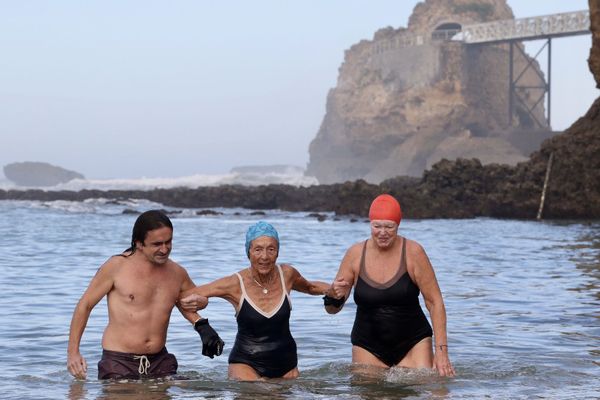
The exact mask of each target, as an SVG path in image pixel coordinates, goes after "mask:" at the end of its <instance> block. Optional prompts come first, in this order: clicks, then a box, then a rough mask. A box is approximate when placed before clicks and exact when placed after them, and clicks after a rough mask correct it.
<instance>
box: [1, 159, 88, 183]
mask: <svg viewBox="0 0 600 400" xmlns="http://www.w3.org/2000/svg"><path fill="white" fill-rule="evenodd" d="M4 176H6V178H7V179H9V180H10V181H12V182H13V183H15V184H17V185H18V186H55V185H58V184H60V183H65V182H69V181H70V180H73V179H84V176H83V175H81V174H80V173H78V172H75V171H70V170H68V169H64V168H61V167H57V166H55V165H51V164H48V163H44V162H31V161H26V162H17V163H12V164H7V165H5V166H4Z"/></svg>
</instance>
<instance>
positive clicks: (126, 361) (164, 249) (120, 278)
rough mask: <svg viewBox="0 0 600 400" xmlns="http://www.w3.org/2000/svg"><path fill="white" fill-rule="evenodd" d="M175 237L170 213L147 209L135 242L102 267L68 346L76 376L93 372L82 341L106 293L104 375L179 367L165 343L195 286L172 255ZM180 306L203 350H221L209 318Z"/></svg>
mask: <svg viewBox="0 0 600 400" xmlns="http://www.w3.org/2000/svg"><path fill="white" fill-rule="evenodd" d="M172 241H173V225H172V223H171V221H170V220H169V218H168V217H167V216H166V215H165V214H164V213H163V212H162V211H159V210H150V211H146V212H144V213H142V214H141V215H140V216H139V217H138V218H137V220H136V221H135V224H134V226H133V232H132V235H131V247H129V248H128V249H127V250H125V251H124V252H123V253H122V254H119V255H116V256H112V257H111V258H109V259H108V261H106V262H105V263H104V264H103V265H102V266H101V267H100V268H99V269H98V271H97V272H96V275H95V276H94V278H93V279H92V280H91V282H90V284H89V286H88V288H87V290H86V291H85V293H84V294H83V296H82V297H81V299H80V300H79V302H78V303H77V307H76V308H75V311H74V312H73V318H72V320H71V328H70V332H69V345H68V348H67V367H68V370H69V372H70V373H71V375H73V376H74V377H76V378H79V379H85V377H86V376H87V363H86V360H85V358H83V356H82V355H81V353H80V351H79V344H80V342H81V337H82V335H83V331H84V329H85V326H86V324H87V321H88V318H89V316H90V313H91V311H92V309H93V308H94V307H95V306H96V304H98V302H99V301H100V300H101V299H102V298H103V297H104V296H107V303H108V325H107V326H106V328H105V330H104V335H103V336H102V348H103V351H102V359H101V360H100V362H99V363H98V379H140V378H145V377H148V378H157V377H165V376H169V375H174V374H175V373H176V372H177V359H176V358H175V356H174V355H172V354H170V353H169V352H168V351H167V349H166V347H165V344H166V341H167V328H168V326H169V319H170V317H171V311H172V310H173V307H174V306H177V307H179V306H178V304H177V299H178V297H179V295H180V293H181V292H182V291H184V290H187V289H190V288H193V287H195V285H194V283H193V282H192V280H191V279H190V277H189V275H188V273H187V271H186V270H185V269H184V268H183V267H182V266H180V265H179V264H177V263H175V262H173V261H172V260H171V259H170V258H169V254H170V253H171V248H172ZM206 302H208V300H207V299H206ZM203 305H204V306H206V304H203ZM200 308H203V307H200ZM180 311H181V312H182V314H183V316H184V317H185V318H186V319H187V320H188V321H190V322H191V323H193V324H194V328H195V329H196V331H198V333H199V334H200V336H201V338H202V342H203V351H202V354H204V355H205V356H208V357H210V358H213V357H214V356H215V355H217V356H218V355H220V354H221V352H222V350H223V341H222V340H221V339H220V338H219V336H218V335H217V333H216V332H215V331H214V330H213V329H212V328H211V327H210V325H209V324H208V320H207V319H203V318H200V316H199V315H198V314H197V313H195V312H185V311H184V310H182V309H181V308H180Z"/></svg>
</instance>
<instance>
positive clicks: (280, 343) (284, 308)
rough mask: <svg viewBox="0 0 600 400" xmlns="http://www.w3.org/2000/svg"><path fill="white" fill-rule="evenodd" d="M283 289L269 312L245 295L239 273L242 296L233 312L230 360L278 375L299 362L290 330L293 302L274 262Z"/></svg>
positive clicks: (262, 374) (267, 373)
mask: <svg viewBox="0 0 600 400" xmlns="http://www.w3.org/2000/svg"><path fill="white" fill-rule="evenodd" d="M277 269H278V271H279V276H280V278H281V286H282V288H283V290H282V295H281V300H280V302H279V306H277V307H275V309H274V310H273V311H271V312H270V313H265V312H264V311H262V310H261V309H260V308H258V307H257V306H256V305H255V304H254V302H253V301H252V300H251V299H250V297H248V295H247V293H246V288H245V287H244V282H243V280H242V277H241V275H240V274H238V273H236V275H237V276H238V278H239V280H240V286H241V288H242V298H241V299H240V305H239V307H238V312H237V315H236V320H237V324H238V332H237V336H236V337H235V343H234V344H233V348H232V349H231V353H230V354H229V363H230V364H232V363H240V364H246V365H249V366H251V367H252V368H254V369H255V370H256V372H258V374H259V375H260V376H264V377H267V378H281V377H282V376H284V375H285V374H286V373H287V372H289V371H291V370H292V369H294V368H296V366H297V365H298V355H297V350H296V342H295V341H294V338H293V337H292V334H291V333H290V324H289V322H290V313H291V310H292V303H291V301H290V296H289V293H288V292H287V291H286V289H285V281H284V279H283V271H282V270H281V267H280V266H279V265H277Z"/></svg>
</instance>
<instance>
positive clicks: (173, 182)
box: [0, 168, 319, 191]
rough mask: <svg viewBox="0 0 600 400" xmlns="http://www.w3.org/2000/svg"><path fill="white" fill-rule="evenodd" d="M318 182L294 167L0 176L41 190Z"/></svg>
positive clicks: (1, 183) (5, 184)
mask: <svg viewBox="0 0 600 400" xmlns="http://www.w3.org/2000/svg"><path fill="white" fill-rule="evenodd" d="M318 183H319V182H318V181H317V179H316V178H314V177H310V176H304V175H303V174H302V171H301V170H300V171H299V170H298V169H294V168H290V169H288V170H285V171H284V172H266V173H261V172H231V173H228V174H221V175H201V174H198V175H190V176H183V177H178V178H139V179H74V180H72V181H69V182H67V183H63V184H59V185H56V186H48V187H41V188H32V187H23V186H17V185H15V184H14V183H12V182H10V181H7V180H0V189H4V190H10V189H18V190H25V189H43V190H74V191H78V190H83V189H95V190H151V189H170V188H175V187H187V188H197V187H202V186H219V185H245V186H258V185H267V184H286V185H292V186H312V185H317V184H318Z"/></svg>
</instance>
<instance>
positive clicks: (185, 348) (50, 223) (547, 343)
mask: <svg viewBox="0 0 600 400" xmlns="http://www.w3.org/2000/svg"><path fill="white" fill-rule="evenodd" d="M148 208H163V206H162V205H160V204H156V203H150V202H147V201H139V200H130V201H125V202H114V201H112V200H111V199H91V200H88V201H85V202H66V201H55V202H29V201H0V219H1V220H2V221H3V223H2V224H0V249H2V251H3V257H2V258H1V259H0V271H2V273H1V274H0V288H2V296H0V308H1V309H2V310H3V312H2V314H0V324H1V326H2V329H1V330H0V365H2V368H1V369H0V380H1V381H2V386H3V390H2V398H3V399H59V398H60V399H63V398H67V399H70V400H76V399H77V400H79V399H100V398H101V399H113V400H116V399H119V400H121V399H138V398H149V399H177V400H179V399H202V398H214V399H248V398H252V399H306V398H316V399H378V400H381V399H392V398H394V399H396V398H410V399H430V398H436V399H481V398H493V399H516V398H517V399H525V398H551V399H571V398H576V399H590V398H598V397H600V390H599V388H600V373H599V372H600V352H599V349H600V314H599V312H598V310H599V309H600V223H599V222H598V221H583V222H581V221H580V222H553V221H545V222H534V221H512V220H494V219H483V218H479V219H470V220H408V219H406V220H403V221H402V224H401V227H400V233H401V234H402V235H404V236H406V237H408V238H410V239H413V240H416V241H418V242H419V243H421V244H422V245H423V247H424V248H425V249H426V251H427V253H428V255H429V258H430V259H431V261H432V264H433V265H434V268H435V271H436V275H437V278H438V281H439V283H440V286H441V289H442V292H443V295H444V300H445V304H446V309H447V313H448V342H449V346H450V348H449V351H450V357H451V361H452V362H453V364H454V366H455V368H456V371H457V376H456V377H455V378H451V379H448V378H440V377H438V376H436V375H435V374H434V373H432V372H431V371H426V370H418V371H411V370H404V369H391V370H387V371H386V370H379V369H373V370H368V371H363V372H362V373H361V374H357V373H356V371H355V369H354V368H353V366H352V365H351V347H350V331H351V329H352V324H353V319H354V311H355V305H354V303H353V300H352V298H350V300H349V302H348V303H347V304H346V306H345V307H344V309H343V310H342V311H341V312H340V313H339V314H337V315H333V316H332V315H328V314H326V313H325V312H324V310H323V303H322V300H321V298H320V297H318V296H315V297H313V296H308V295H304V294H300V293H298V292H293V293H292V308H293V310H292V319H291V322H290V326H291V331H292V334H293V336H294V338H295V339H296V341H297V344H298V358H299V369H300V373H301V376H300V378H299V379H297V380H293V381H279V380H274V381H269V382H260V383H247V382H232V381H229V380H227V356H228V355H229V351H230V350H231V347H232V345H233V342H234V339H235V333H236V323H235V318H234V310H233V308H232V307H231V305H230V304H229V303H228V302H226V301H224V300H220V299H211V301H210V304H209V306H208V308H207V309H206V310H205V311H204V312H203V315H204V316H206V317H208V318H209V319H210V321H211V325H212V326H213V327H214V328H215V329H216V330H217V331H218V332H219V334H220V335H221V337H222V338H223V339H224V341H225V343H226V345H225V351H224V354H223V355H222V356H220V357H217V358H215V359H214V360H210V359H208V358H206V357H202V356H201V354H200V351H201V342H200V338H199V337H198V335H197V334H196V332H194V331H193V329H192V328H191V327H190V325H189V324H188V323H187V322H186V321H185V320H184V319H183V317H181V316H180V315H179V313H178V312H177V311H176V310H175V311H174V312H173V314H172V317H171V325H170V328H169V337H168V342H167V348H168V349H169V351H170V352H172V353H174V354H175V355H176V356H177V358H178V361H179V374H180V375H181V376H180V379H178V380H175V381H168V382H166V381H144V382H128V383H118V382H101V381H98V380H97V379H96V374H97V362H98V360H99V359H100V353H101V337H102V332H103V329H104V327H105V325H106V322H107V313H106V301H105V300H103V301H101V302H100V303H99V304H98V305H97V306H96V308H95V309H94V311H93V312H92V315H91V317H90V320H89V323H88V326H87V328H86V331H85V334H84V336H83V339H82V344H81V351H82V354H83V355H84V357H86V359H87V361H88V365H89V371H88V379H87V380H86V381H74V380H73V379H72V377H71V376H70V375H69V374H68V372H67V370H66V346H67V340H68V328H69V322H70V319H71V313H72V312H73V309H74V307H75V304H76V302H77V300H78V299H79V297H80V296H81V294H82V293H83V291H84V290H85V288H86V287H87V285H88V283H89V280H90V279H91V278H92V276H93V275H94V274H95V272H96V270H97V268H98V267H99V266H100V264H102V263H103V262H104V261H105V260H106V259H107V258H108V257H110V256H111V255H113V254H116V253H119V252H120V251H122V250H124V249H125V248H126V247H127V246H128V243H129V239H130V235H131V227H132V225H133V222H134V220H135V218H136V216H135V215H126V214H122V212H123V210H124V209H135V210H138V211H143V210H146V209H148ZM216 210H218V211H222V212H223V213H224V214H223V215H219V216H201V215H196V213H195V211H196V210H183V209H182V210H179V211H182V212H181V213H180V214H177V215H176V216H174V217H173V218H172V220H173V224H174V229H175V231H174V247H173V253H172V258H173V259H174V260H175V261H177V262H178V263H180V264H182V265H183V266H185V267H186V268H187V270H188V271H189V273H190V276H191V278H192V279H193V280H194V281H195V282H196V284H202V283H205V282H208V281H211V280H214V279H216V278H219V277H222V276H225V275H229V274H232V273H233V272H235V271H238V270H240V269H242V268H245V267H247V263H248V261H247V259H246V257H245V254H244V233H245V231H246V229H247V228H248V226H249V225H250V224H252V223H254V222H255V221H256V220H257V219H265V220H267V221H269V222H271V223H272V224H273V225H274V226H275V227H276V228H277V229H278V231H279V234H280V238H281V253H280V257H279V261H280V262H289V263H292V264H293V265H294V266H295V267H296V268H297V269H298V270H299V271H300V272H301V273H302V274H303V275H304V276H305V277H306V278H308V279H314V280H323V281H331V280H332V279H333V277H334V276H335V273H336V271H337V268H338V266H339V262H340V261H341V259H342V257H343V254H344V252H345V250H346V248H347V247H348V246H350V245H351V244H352V243H355V242H357V241H361V240H364V239H366V238H367V236H368V234H369V228H368V224H366V223H364V222H354V223H353V222H351V220H350V219H340V220H338V221H334V220H333V219H332V218H329V219H327V220H326V221H324V222H318V221H317V220H316V219H314V218H310V217H308V214H307V213H288V212H282V211H278V210H270V211H266V215H263V216H253V215H251V211H252V210H246V209H216ZM426 315H428V313H427V312H426ZM428 316H429V315H428Z"/></svg>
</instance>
